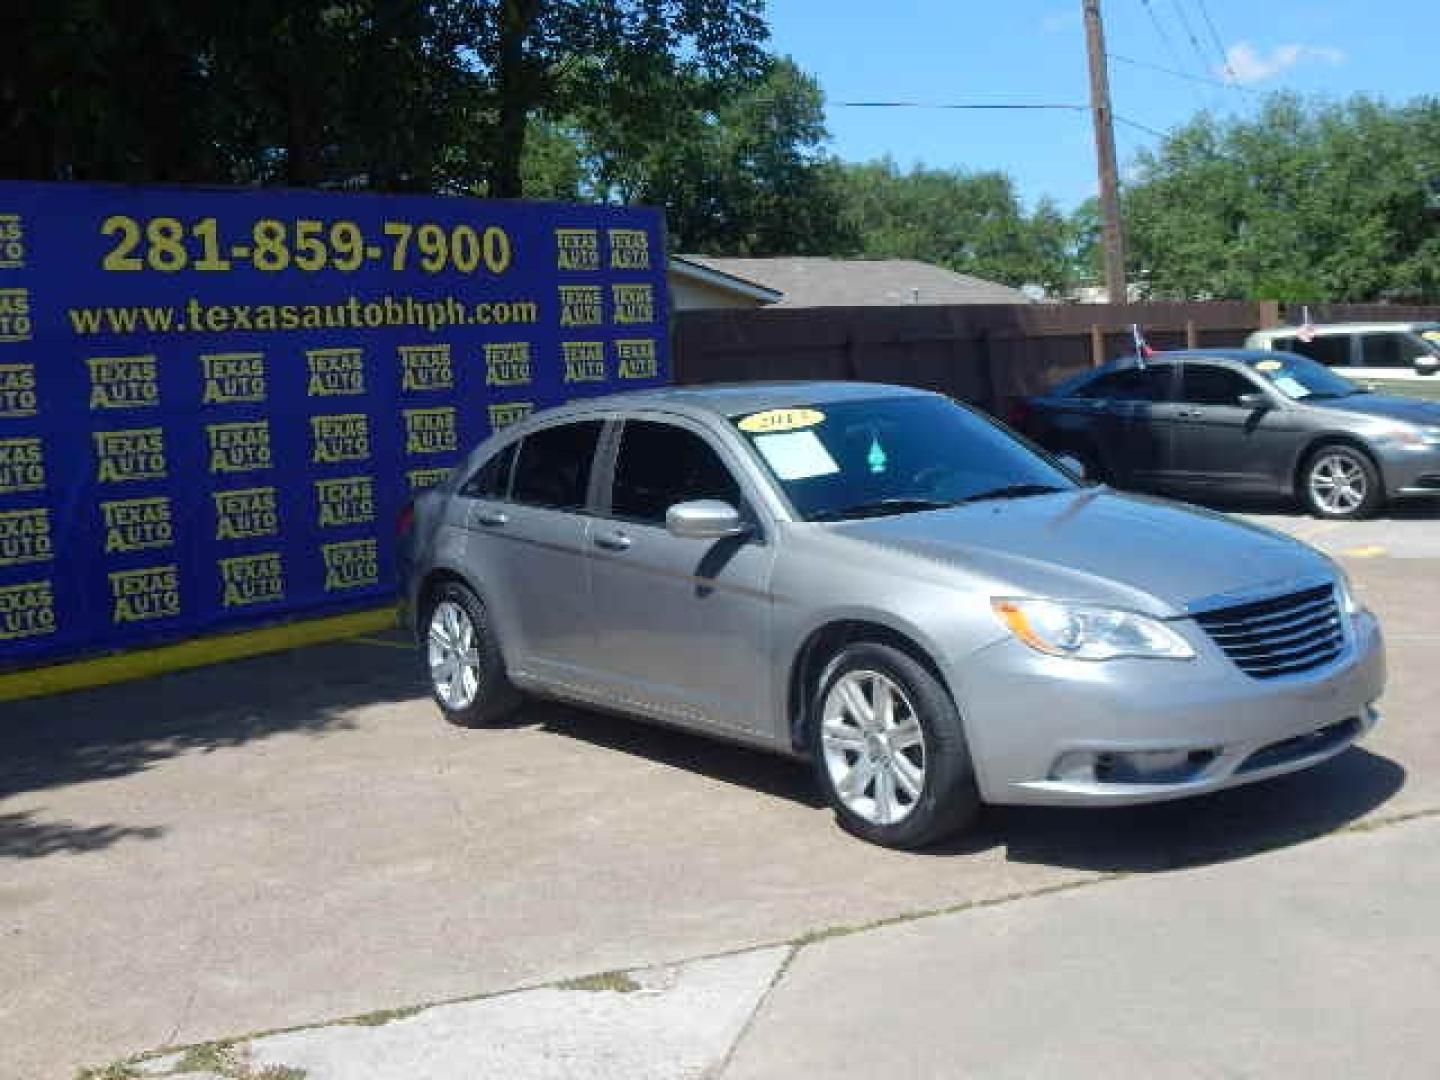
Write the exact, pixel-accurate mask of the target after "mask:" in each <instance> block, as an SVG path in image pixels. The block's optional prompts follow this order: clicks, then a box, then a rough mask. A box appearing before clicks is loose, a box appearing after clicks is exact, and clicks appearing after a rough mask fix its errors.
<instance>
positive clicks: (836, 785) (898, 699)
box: [810, 643, 980, 848]
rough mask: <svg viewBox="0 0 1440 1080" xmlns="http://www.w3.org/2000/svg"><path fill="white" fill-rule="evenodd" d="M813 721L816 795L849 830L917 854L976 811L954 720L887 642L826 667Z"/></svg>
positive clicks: (849, 650) (933, 686)
mask: <svg viewBox="0 0 1440 1080" xmlns="http://www.w3.org/2000/svg"><path fill="white" fill-rule="evenodd" d="M818 689H819V693H817V694H816V695H815V699H814V701H815V704H814V706H813V708H814V710H815V712H814V715H813V716H812V718H811V725H810V730H811V753H812V756H813V759H814V763H815V770H816V774H817V777H818V780H819V783H820V787H821V789H822V790H823V791H824V792H825V794H826V796H827V797H828V798H829V800H830V803H831V805H832V806H833V807H834V809H835V814H836V817H837V818H838V819H839V821H840V823H841V825H843V826H844V827H845V828H846V829H848V830H849V831H850V832H852V833H854V834H855V835H857V836H859V837H861V838H863V839H865V840H869V841H871V842H872V843H876V844H881V845H883V846H885V847H894V848H918V847H923V846H924V845H926V844H929V843H931V842H933V841H935V840H938V839H940V838H941V837H942V836H945V835H947V834H949V833H952V832H955V831H957V830H959V829H961V828H963V827H964V826H965V825H968V824H969V823H970V822H971V821H972V820H973V819H974V818H975V816H976V815H977V814H978V812H979V809H980V796H979V792H978V791H977V789H976V786H975V776H974V771H973V769H972V767H971V762H970V755H969V751H968V750H967V748H966V745H965V736H964V732H963V731H962V730H961V725H960V714H959V712H958V711H957V710H956V708H955V703H954V702H953V701H952V700H951V698H950V694H949V693H948V692H947V691H946V689H945V687H944V686H942V685H941V684H940V681H939V680H938V679H936V678H935V676H934V675H932V674H931V673H930V672H929V671H927V670H926V668H925V667H924V665H922V664H920V663H918V662H917V661H916V660H915V659H914V658H913V657H911V656H908V655H907V654H905V653H903V652H901V651H899V650H898V649H894V648H891V647H890V646H887V645H879V644H872V643H857V644H854V645H849V646H847V647H846V648H845V649H843V650H841V651H840V653H839V654H837V655H836V657H835V658H834V659H833V660H832V661H831V662H830V664H829V665H828V666H827V667H826V668H825V671H824V672H823V673H822V675H821V677H820V685H819V687H818Z"/></svg>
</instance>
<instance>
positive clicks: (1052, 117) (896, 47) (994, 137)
mask: <svg viewBox="0 0 1440 1080" xmlns="http://www.w3.org/2000/svg"><path fill="white" fill-rule="evenodd" d="M1101 7H1102V11H1103V14H1104V19H1105V32H1106V37H1107V42H1106V49H1107V52H1109V53H1110V54H1111V55H1112V59H1111V61H1110V85H1111V98H1112V103H1113V108H1114V111H1115V113H1116V116H1117V118H1123V119H1124V120H1126V121H1129V122H1130V123H1129V124H1126V123H1123V122H1122V123H1117V126H1116V144H1117V147H1118V150H1119V156H1120V161H1121V165H1122V170H1123V169H1124V167H1125V166H1126V165H1127V164H1128V163H1131V162H1133V160H1134V155H1135V152H1136V151H1137V150H1139V149H1142V148H1144V147H1147V146H1153V145H1155V144H1156V142H1157V141H1158V140H1157V138H1156V136H1155V134H1153V132H1163V131H1165V130H1167V129H1170V128H1173V127H1176V126H1178V125H1180V124H1183V123H1184V122H1185V121H1186V120H1187V119H1189V118H1190V117H1191V116H1193V115H1194V114H1195V113H1196V112H1198V111H1200V110H1201V109H1210V110H1212V111H1216V112H1220V113H1223V114H1231V113H1235V114H1240V115H1250V114H1253V113H1254V112H1255V111H1256V109H1257V107H1258V103H1259V102H1260V101H1261V100H1263V96H1264V94H1266V93H1268V92H1271V91H1275V90H1289V91H1294V92H1297V93H1301V94H1305V95H1322V96H1328V97H1341V98H1343V97H1346V96H1349V95H1350V94H1354V93H1367V94H1370V95H1373V96H1376V97H1380V98H1383V99H1385V100H1387V101H1392V102H1402V101H1406V100H1409V99H1411V98H1414V97H1417V96H1421V95H1427V94H1431V95H1433V94H1440V49H1437V43H1440V2H1437V0H1386V2H1385V3H1383V4H1382V3H1379V2H1377V0H1371V2H1369V3H1365V2H1362V0H1333V2H1329V3H1326V2H1323V0H1319V2H1317V0H1309V2H1306V0H1264V2H1263V3H1262V2H1261V0H1104V2H1103V3H1102V5H1101ZM768 10H769V19H770V26H771V34H772V42H771V44H772V46H773V48H774V49H775V51H777V52H780V53H785V54H788V55H790V56H792V57H794V59H795V60H796V62H797V63H799V65H800V66H801V67H802V68H803V69H804V70H806V71H807V72H809V73H810V74H811V75H814V76H815V77H817V78H818V79H819V81H820V86H821V89H822V90H823V91H824V94H825V99H826V116H827V123H828V126H829V128H830V133H831V135H832V136H833V141H832V144H831V149H832V150H833V151H834V152H835V153H836V154H838V155H839V156H840V157H841V158H842V159H844V160H846V161H865V160H870V159H872V158H877V157H881V156H884V155H887V154H888V155H889V156H890V157H892V158H894V159H895V160H896V162H898V163H899V164H900V165H901V166H902V167H909V166H911V165H914V164H917V163H923V164H925V165H928V166H933V167H944V168H960V169H966V170H973V171H979V170H988V169H999V170H1002V171H1005V172H1008V173H1010V175H1011V176H1013V177H1014V178H1015V181H1016V184H1017V187H1018V189H1019V191H1020V194H1021V196H1022V198H1023V199H1024V200H1025V201H1026V203H1027V205H1032V206H1033V205H1034V203H1035V201H1036V200H1038V199H1039V198H1041V197H1042V196H1046V195H1048V196H1050V197H1051V198H1053V199H1055V200H1056V201H1057V202H1058V203H1059V204H1060V205H1061V206H1062V207H1063V208H1064V209H1067V210H1068V209H1070V208H1072V207H1074V206H1075V205H1076V204H1077V203H1079V202H1081V201H1083V200H1084V199H1086V198H1088V197H1090V196H1091V195H1093V194H1094V193H1095V191H1096V187H1097V184H1096V180H1095V150H1094V134H1093V128H1092V126H1091V121H1090V116H1089V114H1088V112H1084V111H1015V112H1010V111H1006V112H971V111H959V110H941V109H893V108H884V109H877V108H848V107H845V106H844V105H843V104H842V103H843V102H859V101H912V102H925V103H932V104H965V103H977V104H978V103H999V102H1005V103H1047V104H1059V105H1085V104H1086V103H1087V102H1088V100H1089V76H1088V69H1087V67H1086V59H1085V33H1084V27H1083V25H1082V20H1081V10H1082V3H1081V0H888V2H887V0H878V2H877V0H770V2H769V9H768ZM1207 16H1208V20H1207ZM1212 27H1213V32H1212ZM1192 35H1193V40H1192ZM1114 57H1123V58H1125V59H1115V58H1114ZM1133 61H1140V62H1141V63H1144V64H1150V65H1156V66H1159V67H1164V68H1169V69H1172V70H1175V71H1180V72H1183V73H1185V74H1187V75H1189V76H1191V79H1189V80H1187V79H1182V78H1177V77H1175V76H1173V75H1169V74H1165V73H1162V72H1159V71H1155V70H1151V69H1150V68H1146V67H1141V66H1139V65H1138V64H1136V63H1134V62H1133ZM1200 79H1205V80H1213V81H1214V82H1217V83H1220V84H1221V85H1210V84H1208V83H1204V82H1199V81H1196V80H1200ZM1226 84H1228V85H1226ZM1134 125H1143V127H1137V126H1134ZM1146 128H1148V129H1151V131H1146V130H1144V129H1146Z"/></svg>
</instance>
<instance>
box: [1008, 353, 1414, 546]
mask: <svg viewBox="0 0 1440 1080" xmlns="http://www.w3.org/2000/svg"><path fill="white" fill-rule="evenodd" d="M1015 420H1016V423H1017V426H1019V427H1020V428H1022V429H1023V430H1024V431H1025V432H1026V433H1027V434H1029V435H1031V436H1032V437H1033V438H1035V439H1036V441H1038V442H1039V443H1041V445H1043V446H1047V447H1049V448H1050V449H1052V450H1054V451H1056V452H1058V453H1064V454H1070V455H1072V456H1074V457H1076V458H1077V459H1079V460H1081V461H1083V462H1085V463H1086V466H1087V472H1089V473H1090V474H1091V475H1092V476H1094V477H1096V478H1099V477H1103V478H1105V479H1106V480H1107V481H1109V482H1111V483H1114V484H1116V485H1118V486H1121V487H1125V488H1137V489H1143V490H1146V491H1156V492H1167V493H1174V494H1179V495H1193V496H1204V495H1206V494H1210V495H1214V494H1224V495H1229V496H1233V495H1242V494H1244V495H1269V496H1292V497H1297V498H1298V499H1299V500H1300V501H1301V502H1302V503H1303V504H1304V505H1305V506H1306V507H1308V508H1309V510H1310V512H1311V513H1313V514H1315V515H1316V516H1317V517H1322V518H1333V519H1339V520H1344V519H1349V518H1361V517H1366V516H1368V515H1370V514H1373V513H1375V512H1376V511H1377V510H1379V509H1380V508H1381V507H1382V506H1384V505H1385V503H1386V502H1388V501H1390V500H1392V499H1400V498H1409V497H1411V496H1417V495H1419V496H1424V495H1429V496H1437V495H1440V404H1437V403H1436V402H1433V401H1420V400H1418V399H1416V398H1409V397H1392V396H1390V395H1388V394H1377V393H1374V392H1372V391H1370V390H1368V389H1366V388H1365V387H1363V386H1357V385H1356V384H1355V383H1353V382H1351V381H1350V380H1349V379H1346V378H1345V377H1344V376H1342V375H1338V374H1336V373H1335V372H1333V371H1331V370H1330V369H1329V368H1327V367H1325V366H1324V365H1322V364H1317V363H1316V362H1315V361H1314V360H1310V359H1307V358H1306V357H1303V356H1297V355H1295V354H1294V353H1288V352H1279V351H1275V352H1266V351H1259V350H1254V349H1197V350H1190V351H1186V352H1164V353H1157V354H1156V355H1155V356H1154V357H1153V358H1151V359H1149V360H1146V361H1145V362H1144V363H1141V362H1140V361H1138V360H1136V359H1134V358H1133V357H1132V358H1129V359H1126V360H1120V361H1116V362H1115V363H1113V364H1106V365H1105V366H1104V367H1100V368H1097V369H1095V370H1094V371H1087V372H1085V373H1084V374H1082V375H1077V376H1076V377H1074V378H1073V379H1070V380H1068V381H1067V382H1064V383H1061V384H1060V385H1059V386H1057V387H1055V388H1054V389H1053V390H1050V391H1048V392H1047V393H1045V394H1043V395H1041V396H1039V397H1034V398H1031V399H1029V401H1028V402H1026V403H1025V405H1024V406H1023V407H1022V409H1021V411H1020V415H1019V416H1017V417H1016V418H1015Z"/></svg>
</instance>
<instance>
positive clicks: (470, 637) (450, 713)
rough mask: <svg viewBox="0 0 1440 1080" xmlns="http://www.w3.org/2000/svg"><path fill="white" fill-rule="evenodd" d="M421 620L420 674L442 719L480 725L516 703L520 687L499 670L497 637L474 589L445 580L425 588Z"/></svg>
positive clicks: (501, 666)
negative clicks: (431, 588) (422, 671)
mask: <svg viewBox="0 0 1440 1080" xmlns="http://www.w3.org/2000/svg"><path fill="white" fill-rule="evenodd" d="M421 625H422V626H423V627H424V635H425V636H424V638H423V639H422V640H421V643H420V651H421V660H422V662H423V663H424V665H425V677H426V679H427V680H428V681H429V683H430V694H431V696H432V697H434V699H435V703H436V704H437V705H439V706H440V711H441V712H443V713H444V714H445V719H447V720H449V721H450V722H451V723H452V724H458V725H460V726H461V727H483V726H484V725H486V724H490V723H494V722H495V721H497V720H500V719H503V718H504V717H505V716H507V715H509V714H510V713H512V712H514V711H515V710H516V709H517V708H518V707H519V705H520V700H521V699H520V692H519V691H518V690H516V689H515V687H514V685H513V684H511V682H510V680H509V678H508V677H507V676H506V674H505V661H504V659H503V658H502V657H501V655H500V643H499V642H498V641H497V640H496V637H495V631H494V629H493V627H492V626H491V623H490V619H489V618H488V616H487V614H486V612H485V605H484V604H482V603H481V602H480V600H479V598H478V597H477V596H476V595H475V594H474V593H472V592H471V591H470V590H469V589H467V588H465V586H463V585H460V584H458V583H456V582H453V581H449V582H445V583H444V584H442V585H441V586H440V587H439V588H437V589H436V590H435V591H434V592H433V593H432V594H431V596H430V601H429V603H428V604H426V606H425V618H424V621H423V622H422V623H421Z"/></svg>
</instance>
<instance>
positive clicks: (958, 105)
mask: <svg viewBox="0 0 1440 1080" xmlns="http://www.w3.org/2000/svg"><path fill="white" fill-rule="evenodd" d="M834 104H835V105H836V106H838V107H839V108H842V109H1058V110H1064V111H1067V112H1089V111H1090V106H1088V105H1061V104H1054V103H1050V102H1008V101H1007V102H938V101H837V102H834Z"/></svg>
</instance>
